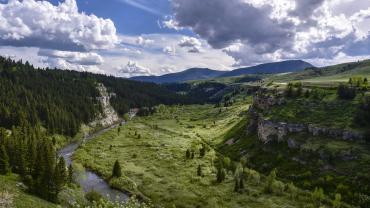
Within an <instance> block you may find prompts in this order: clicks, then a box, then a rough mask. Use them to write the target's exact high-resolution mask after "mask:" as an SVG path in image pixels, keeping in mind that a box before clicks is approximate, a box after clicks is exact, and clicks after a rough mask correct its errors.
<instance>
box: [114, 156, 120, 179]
mask: <svg viewBox="0 0 370 208" xmlns="http://www.w3.org/2000/svg"><path fill="white" fill-rule="evenodd" d="M121 176H122V170H121V165H120V164H119V161H118V160H116V162H115V163H114V166H113V171H112V177H117V178H119V177H121Z"/></svg>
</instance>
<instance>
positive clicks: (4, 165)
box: [0, 145, 10, 175]
mask: <svg viewBox="0 0 370 208" xmlns="http://www.w3.org/2000/svg"><path fill="white" fill-rule="evenodd" d="M8 173H10V167H9V157H8V154H7V153H6V150H5V147H4V145H1V147H0V174H3V175H5V174H8Z"/></svg>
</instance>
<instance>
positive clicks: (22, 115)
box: [0, 57, 197, 136]
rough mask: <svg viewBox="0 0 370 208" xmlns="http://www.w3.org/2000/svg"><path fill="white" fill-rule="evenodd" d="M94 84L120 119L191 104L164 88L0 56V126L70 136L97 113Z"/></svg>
mask: <svg viewBox="0 0 370 208" xmlns="http://www.w3.org/2000/svg"><path fill="white" fill-rule="evenodd" d="M97 83H103V84H104V85H105V86H106V87H107V88H108V90H109V91H110V92H111V93H114V94H115V96H113V97H112V98H111V103H112V105H113V107H114V108H115V110H116V111H117V112H118V113H119V114H120V115H121V116H122V115H123V114H124V113H126V112H128V110H129V109H130V108H134V107H139V108H140V107H151V106H154V105H158V104H183V103H184V104H185V103H186V104H187V103H196V102H197V100H195V99H188V98H187V96H184V95H178V94H176V93H174V92H172V91H170V90H168V89H166V88H164V87H161V86H159V85H156V84H150V83H140V82H136V81H131V80H127V79H122V78H115V77H109V76H105V75H97V74H92V73H87V72H76V71H64V70H55V69H36V68H34V67H33V66H32V65H30V64H29V63H28V62H26V63H22V61H18V62H16V61H13V60H11V59H6V58H3V57H0V100H1V102H0V126H1V127H4V128H7V129H10V128H12V126H20V125H22V121H24V120H26V121H28V122H29V124H30V125H31V126H33V127H34V126H36V125H37V124H40V125H41V126H43V127H45V128H46V129H47V130H48V131H49V133H51V134H54V133H58V134H63V135H67V136H74V135H75V134H76V133H77V132H78V130H79V128H80V126H81V124H82V123H89V122H91V121H92V120H94V118H95V117H96V116H97V114H98V113H100V112H101V106H100V103H99V102H98V101H97V99H96V98H97V97H98V96H99V92H98V91H97V89H96V85H97Z"/></svg>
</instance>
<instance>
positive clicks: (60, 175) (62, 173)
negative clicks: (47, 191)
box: [54, 157, 67, 193]
mask: <svg viewBox="0 0 370 208" xmlns="http://www.w3.org/2000/svg"><path fill="white" fill-rule="evenodd" d="M66 181H67V171H66V163H65V161H64V158H63V157H60V158H59V162H58V164H57V165H56V166H55V171H54V183H55V191H56V193H58V192H59V191H61V190H62V188H63V186H64V185H65V184H66Z"/></svg>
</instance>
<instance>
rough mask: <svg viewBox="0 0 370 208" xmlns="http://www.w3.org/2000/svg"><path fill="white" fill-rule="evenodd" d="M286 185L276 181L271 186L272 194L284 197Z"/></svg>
mask: <svg viewBox="0 0 370 208" xmlns="http://www.w3.org/2000/svg"><path fill="white" fill-rule="evenodd" d="M284 188H285V186H284V183H283V182H281V181H274V182H273V183H272V186H271V190H272V193H275V194H277V195H282V194H283V193H284Z"/></svg>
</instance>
